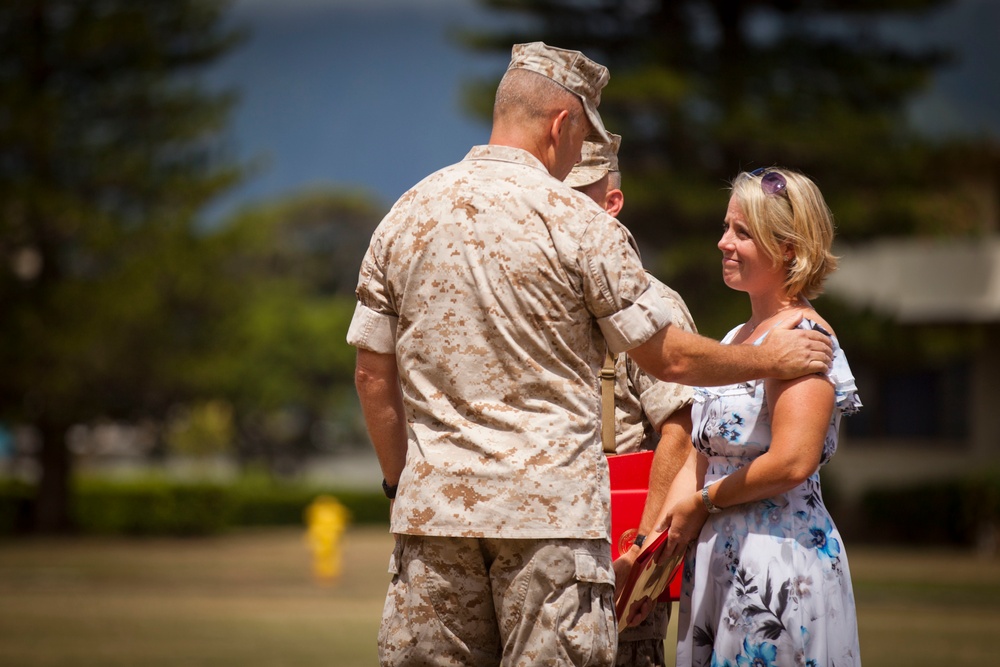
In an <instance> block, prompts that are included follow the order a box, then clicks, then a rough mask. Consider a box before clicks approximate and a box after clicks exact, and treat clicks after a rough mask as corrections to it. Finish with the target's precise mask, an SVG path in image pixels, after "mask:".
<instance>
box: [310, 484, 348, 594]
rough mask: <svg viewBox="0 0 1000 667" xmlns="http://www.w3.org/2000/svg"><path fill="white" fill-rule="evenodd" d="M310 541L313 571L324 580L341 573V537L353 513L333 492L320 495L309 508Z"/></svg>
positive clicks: (330, 579)
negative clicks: (338, 500) (331, 494)
mask: <svg viewBox="0 0 1000 667" xmlns="http://www.w3.org/2000/svg"><path fill="white" fill-rule="evenodd" d="M305 515H306V516H305V519H306V526H307V529H306V543H307V544H308V545H309V547H310V549H312V553H313V575H314V576H315V577H316V580H317V581H319V582H320V583H324V584H328V583H332V582H333V581H335V580H336V579H337V577H338V576H340V571H341V565H342V559H341V553H340V537H341V536H342V535H343V534H344V531H345V530H347V525H348V523H349V522H350V513H349V512H348V511H347V508H346V507H344V506H343V505H341V504H340V503H339V502H337V500H336V499H335V498H333V497H331V496H325V495H324V496H318V497H317V498H316V499H315V500H314V501H312V502H311V503H310V504H309V506H308V507H307V508H306V512H305Z"/></svg>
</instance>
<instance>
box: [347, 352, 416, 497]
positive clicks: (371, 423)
mask: <svg viewBox="0 0 1000 667" xmlns="http://www.w3.org/2000/svg"><path fill="white" fill-rule="evenodd" d="M354 384H355V387H357V390H358V399H359V400H360V402H361V412H362V414H363V415H364V418H365V426H366V427H367V429H368V437H369V438H371V441H372V445H373V446H374V448H375V454H376V456H377V457H378V461H379V465H380V466H381V468H382V474H383V476H384V477H385V480H386V482H387V483H388V484H389V485H395V484H396V483H397V482H398V481H399V476H400V474H401V473H402V471H403V466H404V465H405V463H406V414H405V411H404V408H403V394H402V392H401V391H400V388H399V375H398V372H397V370H396V358H395V356H394V355H386V354H378V353H376V352H370V351H367V350H361V349H359V350H358V360H357V367H356V369H355V372H354Z"/></svg>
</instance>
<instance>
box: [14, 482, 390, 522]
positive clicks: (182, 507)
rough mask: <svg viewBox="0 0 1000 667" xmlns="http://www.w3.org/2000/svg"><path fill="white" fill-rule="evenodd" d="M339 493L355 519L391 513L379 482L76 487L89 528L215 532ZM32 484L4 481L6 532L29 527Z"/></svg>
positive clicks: (296, 515)
mask: <svg viewBox="0 0 1000 667" xmlns="http://www.w3.org/2000/svg"><path fill="white" fill-rule="evenodd" d="M320 495H328V496H332V497H334V498H336V499H337V501H338V502H340V503H341V504H342V505H344V506H345V507H346V508H347V510H348V512H349V513H350V517H351V522H352V523H354V524H384V523H388V521H389V502H388V501H387V500H386V499H385V496H384V495H382V492H381V490H378V491H372V492H358V491H341V490H337V489H331V488H323V487H318V486H311V485H301V484H283V483H275V482H262V481H260V480H250V481H240V482H236V483H232V484H222V483H208V482H203V483H191V482H178V481H173V480H167V479H142V480H130V481H117V480H103V479H82V480H78V481H77V482H76V484H75V485H74V488H73V495H72V501H71V502H72V505H71V511H72V515H73V519H74V524H75V526H76V529H77V530H78V531H79V532H80V533H82V534H90V535H210V534H216V533H220V532H222V531H224V530H226V529H228V528H234V527H244V526H281V525H289V526H292V525H295V526H301V525H304V523H305V518H304V515H305V510H306V508H307V507H308V506H309V504H310V503H312V502H313V501H314V500H315V499H316V498H317V497H318V496H320ZM33 498H34V489H33V488H32V487H31V486H29V485H26V484H23V483H19V482H11V481H7V482H2V483H0V535H12V534H18V533H24V532H27V531H28V530H29V528H30V522H31V515H32V509H33V502H34V500H33Z"/></svg>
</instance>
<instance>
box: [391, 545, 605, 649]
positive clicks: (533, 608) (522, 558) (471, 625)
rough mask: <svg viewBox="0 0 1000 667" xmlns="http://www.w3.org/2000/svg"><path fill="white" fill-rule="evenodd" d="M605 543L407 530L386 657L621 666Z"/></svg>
mask: <svg viewBox="0 0 1000 667" xmlns="http://www.w3.org/2000/svg"><path fill="white" fill-rule="evenodd" d="M603 544H604V543H603V542H600V541H598V540H558V541H548V540H545V541H542V540H511V539H477V540H473V539H462V538H436V537H416V536H412V535H401V536H399V540H398V541H397V543H396V548H395V551H394V552H393V557H392V563H391V564H390V572H392V574H393V584H392V585H391V586H390V587H389V594H388V596H387V597H386V601H385V608H384V610H383V614H382V625H381V628H380V630H379V635H378V650H379V663H380V664H382V665H435V666H439V667H496V665H498V664H503V665H510V666H511V667H522V666H523V667H535V666H537V665H593V666H594V667H599V666H601V665H605V666H610V665H612V664H613V663H614V656H615V651H616V644H617V633H616V632H615V630H616V620H615V611H614V609H615V605H614V589H615V579H614V571H613V570H612V567H611V557H610V554H609V553H608V552H607V547H606V545H604V546H603V547H602V545H603ZM487 564H488V565H487ZM487 569H488V571H487ZM441 572H462V573H463V575H464V576H461V577H442V576H440V575H439V573H441ZM497 591H505V592H507V594H506V595H501V594H498V593H497ZM498 600H502V602H501V603H500V604H496V603H497V601H498ZM426 637H434V638H435V639H434V641H433V643H432V642H427V641H422V639H423V638H426ZM501 651H502V654H503V662H501V659H500V658H501Z"/></svg>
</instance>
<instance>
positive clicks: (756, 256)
mask: <svg viewBox="0 0 1000 667" xmlns="http://www.w3.org/2000/svg"><path fill="white" fill-rule="evenodd" d="M719 250H721V251H722V279H723V280H724V281H725V282H726V285H727V286H728V287H729V288H730V289H734V290H739V291H741V292H748V293H751V294H756V293H762V292H766V291H769V290H774V289H778V290H781V289H782V285H783V283H784V281H785V272H784V268H783V267H782V266H775V265H774V264H773V263H772V261H771V259H770V258H769V257H768V256H767V255H765V254H764V253H763V252H762V251H761V249H760V247H759V246H758V245H757V242H756V241H755V240H754V239H753V237H752V236H751V234H750V227H749V226H748V225H747V221H746V217H745V216H744V215H743V211H742V210H741V209H740V205H739V202H738V201H737V199H736V197H735V196H734V197H731V198H730V199H729V208H728V209H726V218H725V222H724V224H723V232H722V238H721V239H719Z"/></svg>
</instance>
